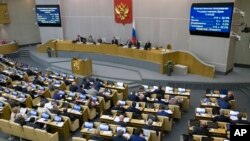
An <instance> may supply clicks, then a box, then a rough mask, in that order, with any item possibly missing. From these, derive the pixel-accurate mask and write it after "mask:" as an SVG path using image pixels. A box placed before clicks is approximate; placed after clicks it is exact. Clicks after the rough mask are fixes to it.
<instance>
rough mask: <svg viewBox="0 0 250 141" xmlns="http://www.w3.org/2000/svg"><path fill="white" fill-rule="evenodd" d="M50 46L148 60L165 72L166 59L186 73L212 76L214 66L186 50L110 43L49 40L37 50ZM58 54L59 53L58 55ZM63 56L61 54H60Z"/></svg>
mask: <svg viewBox="0 0 250 141" xmlns="http://www.w3.org/2000/svg"><path fill="white" fill-rule="evenodd" d="M49 47H50V48H52V49H54V50H56V51H57V52H58V54H59V52H63V53H64V54H66V53H68V54H70V53H91V54H93V55H94V54H98V55H102V57H105V56H108V57H113V58H114V60H118V59H120V58H124V60H125V59H132V60H136V61H142V62H149V63H151V64H156V66H157V67H159V68H156V69H157V70H158V71H159V73H162V74H165V73H166V68H165V67H164V64H166V63H167V61H168V60H172V61H173V62H174V63H175V64H181V65H185V66H187V67H188V73H190V74H197V75H202V76H206V77H214V74H215V67H214V66H213V65H209V64H206V63H204V62H203V61H201V60H200V59H199V58H198V57H197V56H195V55H194V54H192V53H191V52H187V51H163V49H158V50H157V49H151V50H141V49H132V48H124V47H121V46H117V45H112V44H99V45H95V44H78V43H72V41H70V40H64V41H57V40H50V41H48V42H47V43H45V44H40V45H38V46H37V51H38V52H40V53H46V51H47V48H49ZM59 56H60V55H59ZM62 56H63V55H62Z"/></svg>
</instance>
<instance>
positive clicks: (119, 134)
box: [112, 130, 127, 141]
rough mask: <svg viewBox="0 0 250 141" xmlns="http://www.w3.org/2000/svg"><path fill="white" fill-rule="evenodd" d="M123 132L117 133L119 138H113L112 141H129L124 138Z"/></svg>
mask: <svg viewBox="0 0 250 141" xmlns="http://www.w3.org/2000/svg"><path fill="white" fill-rule="evenodd" d="M123 133H124V132H123V130H118V131H117V136H113V137H112V141H127V139H126V138H125V137H123Z"/></svg>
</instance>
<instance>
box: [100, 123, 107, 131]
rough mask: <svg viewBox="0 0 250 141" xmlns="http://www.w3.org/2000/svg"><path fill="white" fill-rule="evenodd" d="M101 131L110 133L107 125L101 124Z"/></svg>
mask: <svg viewBox="0 0 250 141" xmlns="http://www.w3.org/2000/svg"><path fill="white" fill-rule="evenodd" d="M99 128H100V130H102V131H109V126H108V125H107V124H102V123H101V124H100V126H99Z"/></svg>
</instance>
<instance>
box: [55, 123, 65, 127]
mask: <svg viewBox="0 0 250 141" xmlns="http://www.w3.org/2000/svg"><path fill="white" fill-rule="evenodd" d="M53 124H54V125H56V126H58V127H62V126H63V122H53Z"/></svg>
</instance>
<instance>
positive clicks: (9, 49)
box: [0, 43, 18, 54]
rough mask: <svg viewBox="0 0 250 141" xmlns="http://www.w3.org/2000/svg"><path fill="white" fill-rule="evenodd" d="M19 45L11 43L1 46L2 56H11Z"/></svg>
mask: <svg viewBox="0 0 250 141" xmlns="http://www.w3.org/2000/svg"><path fill="white" fill-rule="evenodd" d="M17 48H18V45H17V43H9V44H3V45H0V52H1V54H11V53H14V52H16V51H17Z"/></svg>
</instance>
